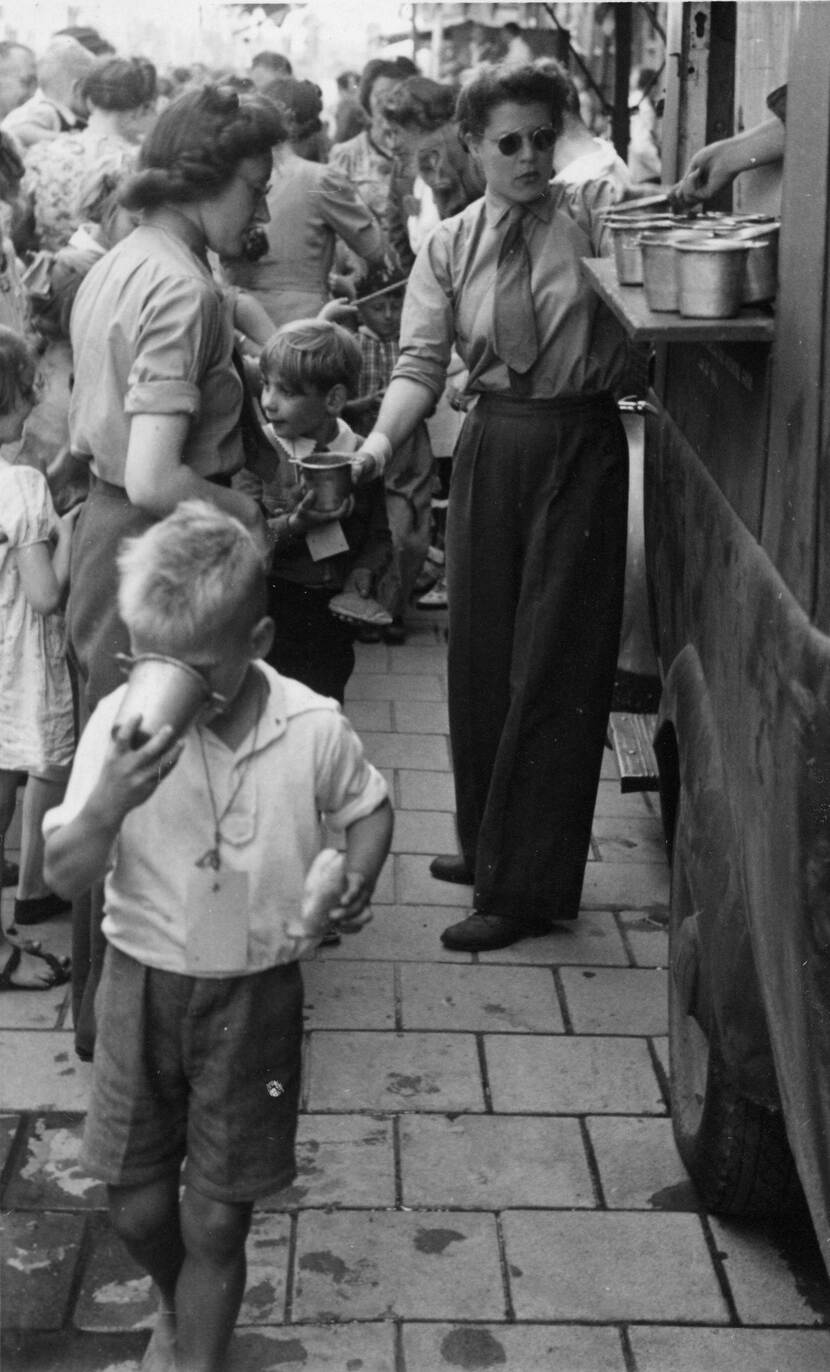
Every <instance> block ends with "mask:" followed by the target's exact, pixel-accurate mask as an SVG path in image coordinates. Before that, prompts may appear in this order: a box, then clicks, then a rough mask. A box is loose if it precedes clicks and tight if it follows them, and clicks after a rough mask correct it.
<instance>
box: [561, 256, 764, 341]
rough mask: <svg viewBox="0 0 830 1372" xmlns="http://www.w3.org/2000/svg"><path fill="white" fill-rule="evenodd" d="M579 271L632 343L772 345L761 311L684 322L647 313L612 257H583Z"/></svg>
mask: <svg viewBox="0 0 830 1372" xmlns="http://www.w3.org/2000/svg"><path fill="white" fill-rule="evenodd" d="M582 270H583V272H584V274H585V276H586V277H587V278H588V280H589V281H590V283H591V285H592V286H593V287H594V290H595V291H596V292H597V294H598V295H599V296H600V297H601V298H602V299H603V300H604V301H605V303H606V305H608V307H609V308H610V309H611V310H612V312H613V313H614V314H615V315H616V317H617V319H618V320H619V321H620V323H621V324H622V326H623V328H624V329H625V331H626V333H627V334H628V336H629V338H632V339H633V340H634V341H635V342H655V343H771V342H772V339H773V336H774V332H775V321H774V319H773V317H772V315H770V314H768V313H767V312H766V311H765V310H762V309H758V308H757V307H754V306H747V307H746V308H745V309H743V310H741V312H740V314H739V315H736V317H735V318H734V319H684V318H683V316H682V315H680V314H674V313H671V314H670V313H668V312H666V313H664V312H662V311H660V312H659V313H658V312H655V311H653V310H650V309H649V308H648V305H647V304H646V297H645V293H644V291H643V288H642V286H620V285H619V283H618V282H617V272H616V268H615V266H614V259H613V258H610V257H585V258H583V259H582Z"/></svg>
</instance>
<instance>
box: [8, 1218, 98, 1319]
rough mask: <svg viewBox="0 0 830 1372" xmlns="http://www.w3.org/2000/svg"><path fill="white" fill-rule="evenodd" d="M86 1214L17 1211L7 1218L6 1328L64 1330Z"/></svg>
mask: <svg viewBox="0 0 830 1372" xmlns="http://www.w3.org/2000/svg"><path fill="white" fill-rule="evenodd" d="M84 1224H85V1217H84V1216H83V1215H67V1214H54V1213H52V1212H51V1211H48V1210H44V1211H39V1212H38V1213H36V1214H26V1213H25V1212H20V1211H18V1212H16V1213H15V1212H12V1213H10V1214H7V1215H4V1217H3V1232H2V1245H3V1246H2V1253H3V1259H2V1284H1V1285H2V1291H3V1326H4V1328H5V1329H44V1330H50V1329H60V1328H61V1326H62V1325H63V1323H64V1320H65V1318H66V1316H67V1313H68V1303H69V1297H70V1293H71V1290H72V1286H73V1283H74V1281H75V1267H76V1264H77V1260H78V1253H79V1250H80V1244H81V1237H82V1235H83V1231H84Z"/></svg>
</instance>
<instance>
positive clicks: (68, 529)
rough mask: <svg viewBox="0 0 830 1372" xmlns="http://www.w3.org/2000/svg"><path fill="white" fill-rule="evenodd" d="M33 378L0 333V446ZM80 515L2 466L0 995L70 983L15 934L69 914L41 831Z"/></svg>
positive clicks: (57, 756)
mask: <svg viewBox="0 0 830 1372" xmlns="http://www.w3.org/2000/svg"><path fill="white" fill-rule="evenodd" d="M36 374H37V369H36V364H35V359H34V357H33V356H32V354H31V352H30V351H29V349H28V347H27V345H26V343H25V342H24V340H23V338H22V337H21V336H20V335H19V334H17V333H15V332H14V331H13V330H12V329H7V328H5V327H0V446H2V445H5V444H9V443H15V442H17V440H18V439H20V437H21V436H22V433H23V426H24V424H25V422H26V419H27V418H28V416H29V414H30V413H31V411H32V409H33V407H34V404H35V399H36V394H37V386H36ZM76 515H77V509H76V510H74V511H73V512H72V513H71V514H68V515H65V516H64V517H63V518H62V519H59V518H58V516H57V515H56V513H55V508H54V506H53V504H52V498H51V496H50V494H49V488H48V486H47V484H46V480H45V478H44V477H43V475H42V474H41V472H39V471H37V470H36V469H35V468H34V467H29V466H26V465H24V464H22V463H19V464H13V463H10V462H7V461H6V460H5V458H3V457H2V456H0V643H2V648H0V866H2V864H3V849H4V841H5V837H6V833H7V832H8V829H9V826H10V825H11V822H12V820H13V818H14V812H15V807H16V802H17V790H18V786H19V784H20V782H21V781H22V780H24V779H25V781H26V789H25V791H24V794H23V819H22V830H21V851H20V867H19V872H18V887H17V898H16V899H15V902H14V923H13V925H12V926H11V927H10V930H8V931H0V990H4V991H9V990H26V991H46V990H49V989H50V988H51V987H53V986H61V985H63V983H64V982H66V981H67V980H68V975H69V974H68V960H66V959H60V958H57V957H54V956H53V955H52V954H48V953H44V952H43V950H42V949H41V947H40V944H38V943H32V942H26V941H24V940H22V939H21V938H20V937H19V934H18V930H19V928H21V927H25V926H27V925H31V924H38V923H40V922H41V921H42V920H45V919H49V918H50V917H52V916H54V915H58V914H62V913H64V912H66V911H68V910H69V905H68V904H67V903H66V902H65V901H63V900H61V899H60V898H59V897H58V896H57V895H55V893H54V892H53V891H50V890H49V889H48V887H47V886H46V884H45V882H44V879H43V847H42V842H43V841H42V837H41V831H40V826H41V821H42V819H43V815H44V814H45V812H46V810H48V809H49V808H50V807H51V806H53V805H55V804H57V802H58V801H59V800H60V798H61V796H62V795H63V790H64V787H65V785H66V779H67V776H68V775H69V764H70V762H71V760H72V752H73V748H74V741H75V738H74V729H73V718H72V690H71V686H70V681H69V671H68V668H67V665H66V657H65V653H64V644H63V617H62V615H61V614H60V610H61V606H62V604H63V601H64V599H65V596H66V588H67V583H68V580H69V545H70V540H71V537H72V528H73V525H74V523H75V518H76Z"/></svg>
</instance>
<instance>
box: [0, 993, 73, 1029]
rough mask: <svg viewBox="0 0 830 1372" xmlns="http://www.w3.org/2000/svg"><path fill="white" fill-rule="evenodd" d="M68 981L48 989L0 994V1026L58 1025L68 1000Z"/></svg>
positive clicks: (19, 1027) (35, 1026) (28, 1027)
mask: <svg viewBox="0 0 830 1372" xmlns="http://www.w3.org/2000/svg"><path fill="white" fill-rule="evenodd" d="M69 998H70V988H69V985H68V983H66V984H64V985H63V986H53V987H51V988H50V989H49V990H48V991H15V992H14V995H2V996H0V1029H59V1028H60V1026H61V1022H62V1019H63V1016H64V1014H65V1012H66V1006H67V1005H68V1004H69Z"/></svg>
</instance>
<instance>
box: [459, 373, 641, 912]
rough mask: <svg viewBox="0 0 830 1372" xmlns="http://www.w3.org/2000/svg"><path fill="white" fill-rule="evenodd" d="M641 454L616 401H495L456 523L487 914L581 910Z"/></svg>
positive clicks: (481, 902) (475, 847) (475, 428)
mask: <svg viewBox="0 0 830 1372" xmlns="http://www.w3.org/2000/svg"><path fill="white" fill-rule="evenodd" d="M627 490H628V451H627V447H626V440H625V435H624V432H623V428H622V425H621V423H620V420H619V416H618V414H617V410H616V406H615V405H614V403H613V401H612V400H611V398H610V397H609V396H607V395H591V396H573V397H564V398H559V399H556V400H525V399H519V398H515V399H514V398H512V397H509V396H487V395H485V396H482V397H481V398H480V399H479V401H478V403H477V404H476V406H475V408H474V409H473V411H472V412H471V413H470V414H469V415H468V417H467V419H466V421H465V424H464V428H463V430H462V432H461V435H460V438H459V441H458V446H457V449H456V453H455V458H454V462H453V475H452V486H451V490H450V502H449V511H448V517H447V576H448V586H449V625H450V629H449V708H450V740H451V744H452V757H453V769H454V773H455V790H456V808H457V823H458V833H459V841H460V847H461V852H462V854H463V856H464V858H465V860H466V862H467V863H468V865H469V866H470V867H471V868H472V869H473V870H474V871H475V893H474V903H475V907H476V909H477V910H479V911H481V912H482V913H490V914H499V915H505V916H508V917H509V918H513V919H516V920H518V921H520V922H522V923H527V924H545V925H546V924H548V923H550V922H551V921H552V920H566V919H575V918H576V916H577V914H578V911H579V901H580V895H581V891H582V882H583V877H584V873H585V863H586V861H587V857H588V851H589V845H590V836H591V821H592V818H593V812H594V805H595V802H596V793H597V786H598V783H599V775H600V768H601V765H602V752H603V747H604V744H605V735H606V728H607V722H608V711H609V708H610V702H611V693H612V690H613V683H614V672H615V667H616V661H617V649H618V646H619V635H620V619H621V614H622V595H623V578H624V570H625V542H626V525H627Z"/></svg>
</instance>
